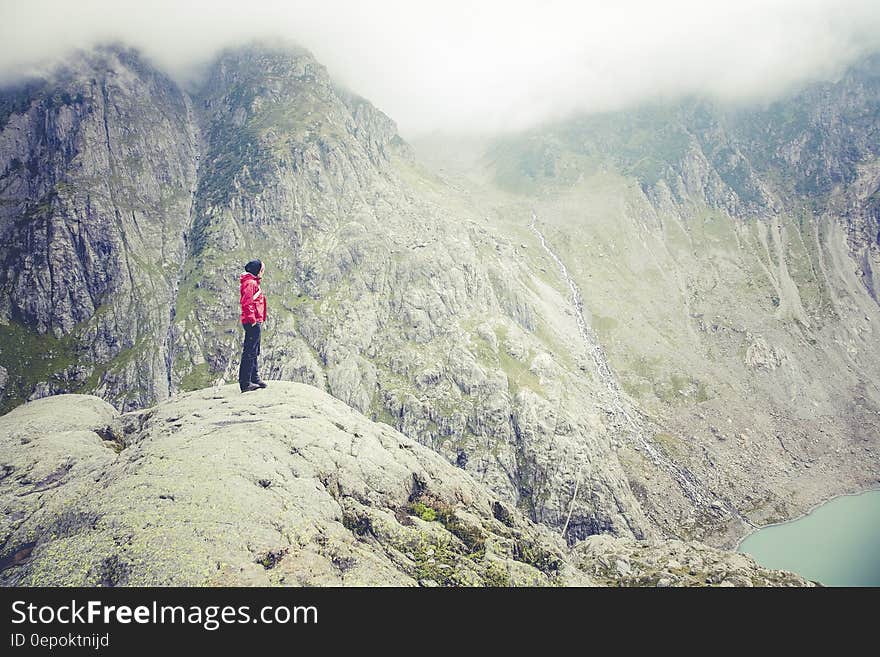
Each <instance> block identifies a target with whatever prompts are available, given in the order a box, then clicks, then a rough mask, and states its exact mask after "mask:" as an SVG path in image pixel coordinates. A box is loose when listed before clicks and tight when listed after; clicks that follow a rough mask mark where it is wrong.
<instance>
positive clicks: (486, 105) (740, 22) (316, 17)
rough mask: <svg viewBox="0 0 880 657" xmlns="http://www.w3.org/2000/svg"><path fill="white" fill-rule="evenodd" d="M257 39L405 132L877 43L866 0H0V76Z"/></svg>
mask: <svg viewBox="0 0 880 657" xmlns="http://www.w3.org/2000/svg"><path fill="white" fill-rule="evenodd" d="M260 37H282V38H288V39H292V40H294V41H296V42H298V43H300V44H301V45H303V46H305V47H306V48H308V49H310V50H311V51H312V52H313V53H314V54H315V56H316V57H317V58H318V59H319V60H320V61H321V62H322V63H323V64H325V65H326V66H327V67H328V69H329V71H330V74H331V75H332V76H333V77H334V79H336V80H337V81H339V82H341V83H343V84H345V85H346V86H348V87H349V88H351V89H352V90H353V91H355V92H357V93H359V94H361V95H363V96H365V97H366V98H368V99H370V100H371V101H372V102H373V103H374V104H376V105H377V106H378V107H379V108H380V109H382V110H383V111H385V112H386V113H387V114H389V115H390V116H391V117H392V118H393V119H394V120H395V121H397V123H398V125H399V127H400V129H401V132H402V134H403V135H404V136H405V137H410V138H412V137H415V136H418V135H419V134H422V133H426V132H431V131H435V130H439V131H449V132H481V131H496V130H512V129H520V128H524V127H528V126H531V125H534V124H536V123H539V122H541V121H545V120H549V119H553V118H559V117H561V116H564V115H567V114H569V113H572V112H575V111H597V110H604V109H616V108H619V107H622V106H625V105H628V104H632V103H635V102H638V101H640V100H644V99H649V98H655V97H657V96H667V97H675V96H677V95H680V94H683V93H690V92H698V93H705V94H709V95H712V96H715V97H719V98H722V99H727V100H731V101H746V102H750V101H753V100H756V99H765V98H768V97H772V96H774V95H778V94H781V93H784V92H785V91H786V89H787V88H789V87H790V86H791V85H796V84H798V83H800V82H802V81H804V80H808V79H814V78H829V77H833V76H834V75H836V74H837V73H838V72H839V70H840V69H841V67H842V66H845V65H846V64H848V63H850V62H852V61H853V60H854V59H855V58H857V57H859V56H861V55H863V54H865V53H867V52H872V51H876V50H880V0H665V1H663V0H654V1H637V0H612V1H605V2H597V1H593V0H581V1H578V0H530V1H527V0H484V1H482V2H480V1H479V0H470V1H463V0H434V1H433V2H427V1H425V0H386V1H382V2H373V1H369V0H364V1H362V2H357V1H356V0H348V1H344V0H320V1H302V0H239V1H238V2H233V1H231V0H210V1H208V0H186V1H184V0H176V1H172V0H140V1H138V2H133V1H129V0H0V80H2V81H9V80H10V79H13V78H14V77H16V76H18V75H21V74H22V73H23V72H25V71H26V70H27V69H29V68H30V67H33V66H36V65H41V64H45V63H46V62H48V61H50V60H52V59H55V58H59V57H63V56H64V55H65V54H66V53H67V52H68V51H69V50H70V49H71V48H74V47H87V46H89V45H91V44H94V43H95V42H98V41H109V40H120V41H123V42H125V43H128V44H131V45H133V46H135V47H137V48H140V49H141V50H142V51H144V53H145V54H146V55H148V56H149V57H150V58H151V59H152V60H153V61H155V62H156V63H157V64H158V65H159V66H160V67H162V68H164V69H165V70H167V71H168V72H169V73H171V74H172V75H174V76H175V77H177V78H178V79H181V80H187V79H189V78H191V76H192V75H193V71H194V70H196V67H197V66H198V65H199V64H202V63H204V62H205V61H206V60H208V59H209V58H210V57H211V55H212V54H213V53H214V52H216V50H217V49H219V48H221V47H224V46H227V45H232V44H235V43H238V42H243V41H249V40H251V39H253V38H260Z"/></svg>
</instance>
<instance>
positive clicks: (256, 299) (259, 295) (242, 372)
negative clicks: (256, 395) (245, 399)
mask: <svg viewBox="0 0 880 657" xmlns="http://www.w3.org/2000/svg"><path fill="white" fill-rule="evenodd" d="M265 269H266V268H265V266H264V265H263V263H262V262H260V261H259V260H251V261H250V262H249V263H247V264H246V265H245V266H244V273H243V274H242V275H241V279H240V282H241V285H240V286H239V291H240V292H241V325H242V327H243V328H244V346H243V347H242V350H241V366H240V367H239V368H238V385H239V387H241V391H242V392H251V391H252V390H258V389H260V388H265V387H266V383H265V382H264V381H263V380H262V379H261V378H260V375H259V374H258V373H257V356H259V355H260V328H261V327H262V325H263V322H264V321H266V296H265V295H264V294H263V291H262V290H261V289H260V279H262V277H263V271H264V270H265Z"/></svg>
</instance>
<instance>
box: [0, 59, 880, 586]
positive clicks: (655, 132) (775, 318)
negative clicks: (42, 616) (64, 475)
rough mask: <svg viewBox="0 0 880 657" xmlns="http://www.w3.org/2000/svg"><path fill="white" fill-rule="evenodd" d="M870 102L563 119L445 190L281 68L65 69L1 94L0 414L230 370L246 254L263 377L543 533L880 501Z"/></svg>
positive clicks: (307, 67)
mask: <svg viewBox="0 0 880 657" xmlns="http://www.w3.org/2000/svg"><path fill="white" fill-rule="evenodd" d="M867 70H868V71H870V70H872V69H870V68H869V69H867ZM876 88H877V85H876V84H875V82H872V79H871V78H870V76H868V77H866V74H865V73H864V72H862V73H857V74H854V77H852V78H847V79H845V80H843V81H842V82H840V84H839V86H838V87H835V89H836V90H837V91H836V95H834V96H833V98H834V99H835V100H833V102H831V101H828V100H827V98H828V96H826V95H823V94H821V93H820V94H814V95H813V96H809V97H807V98H806V99H796V100H795V101H793V102H794V103H795V104H796V105H798V104H799V105H798V107H801V106H802V107H803V112H801V111H800V110H799V112H796V113H795V114H794V115H791V116H790V115H789V114H788V113H787V109H786V108H787V107H788V106H786V105H785V104H783V105H782V106H781V107H775V108H771V109H770V110H768V114H767V115H766V116H765V117H763V118H762V115H760V114H759V113H752V114H747V115H745V116H744V117H742V116H740V117H729V116H726V115H722V114H719V113H716V112H715V110H714V109H713V108H707V107H705V106H703V105H700V104H697V105H693V104H685V105H683V106H682V107H681V108H678V109H677V110H676V111H675V112H674V113H673V115H659V116H658V115H656V114H653V113H652V112H650V111H648V112H647V114H646V115H645V116H641V117H639V116H636V117H635V118H633V117H632V116H629V115H626V114H622V115H619V116H612V117H605V118H601V119H597V120H594V121H592V122H591V121H587V122H586V123H579V122H575V123H573V124H572V125H571V126H567V127H565V130H562V131H560V130H556V129H555V128H553V129H548V130H546V131H544V132H543V133H540V134H537V135H529V136H527V138H526V139H524V140H523V141H522V142H517V141H516V140H515V139H514V140H513V142H510V143H508V142H504V143H502V144H501V145H497V144H496V145H495V147H494V148H493V149H491V150H490V152H489V157H488V158H486V159H484V161H483V165H484V167H483V170H482V171H481V172H480V173H481V174H483V175H482V178H481V180H480V183H479V184H475V183H474V181H473V180H472V179H467V178H465V177H462V176H458V175H457V174H455V173H453V172H452V171H451V170H447V171H446V172H444V173H443V175H442V176H440V175H438V174H437V173H435V172H431V171H428V170H426V169H425V168H423V167H422V166H421V165H420V164H418V163H417V162H416V161H415V160H414V158H413V154H412V152H411V150H410V148H409V146H407V145H406V144H405V143H404V142H403V141H402V140H401V139H400V137H399V136H398V135H397V132H396V128H395V126H394V123H393V121H391V119H389V118H388V117H387V116H385V115H384V114H382V113H381V112H380V111H379V110H377V109H376V108H375V107H373V106H372V105H370V103H369V102H367V101H366V100H364V99H362V98H359V97H357V96H355V95H353V94H351V93H350V92H348V91H344V90H341V89H339V88H338V87H337V86H335V85H334V84H333V83H332V81H331V80H330V78H329V76H328V75H327V72H326V70H325V69H324V68H323V67H322V66H321V65H320V64H319V63H318V62H316V61H315V60H314V59H313V58H312V57H311V55H309V54H308V53H307V52H305V51H302V50H298V49H272V48H265V47H262V46H253V47H248V48H240V49H236V50H231V51H229V52H226V53H223V54H222V55H221V56H219V57H218V58H217V60H216V61H215V62H214V64H213V66H212V67H211V68H210V70H209V72H208V75H207V78H206V80H205V82H204V84H203V85H202V86H201V87H200V88H199V89H197V90H194V91H192V92H191V93H187V92H184V91H182V90H181V89H179V88H178V87H177V86H176V85H174V84H173V83H172V82H171V81H169V80H168V79H167V78H166V77H165V76H163V75H162V74H160V73H159V72H157V71H155V70H153V69H152V67H151V66H150V65H149V63H147V62H145V61H143V60H142V59H141V58H140V57H139V56H138V55H137V53H134V52H132V51H127V50H123V49H120V48H108V49H101V50H98V51H95V52H93V53H87V54H84V55H82V56H81V57H79V58H72V59H71V61H70V63H68V65H67V67H66V68H65V69H63V70H60V71H58V72H57V73H56V74H53V75H51V76H49V77H47V78H46V79H43V80H37V81H33V82H32V83H29V84H28V85H26V86H24V87H22V88H20V89H17V90H5V91H4V92H2V93H0V220H2V221H0V231H2V236H3V239H2V243H0V259H2V261H3V263H4V268H3V271H2V272H0V283H2V295H0V388H2V395H3V396H2V398H0V404H2V408H3V409H4V410H8V409H10V408H12V407H14V406H15V405H17V404H20V403H21V402H22V401H23V400H25V399H38V398H41V397H45V396H47V395H52V394H56V393H60V392H75V393H94V394H97V395H99V396H100V397H102V398H103V399H105V400H107V401H108V402H110V403H112V404H113V405H115V406H116V407H117V408H118V409H120V410H122V411H130V410H134V409H138V408H143V407H145V406H149V405H152V404H155V403H157V402H159V401H161V400H165V399H167V398H168V396H169V395H173V394H175V393H177V392H180V391H188V390H196V389H202V388H205V387H207V386H209V385H210V384H211V383H212V382H213V381H215V380H218V379H219V380H221V381H222V380H223V379H226V380H233V379H234V377H235V370H236V367H237V364H238V361H237V357H238V351H239V349H240V340H241V328H240V326H239V324H238V308H237V302H238V297H237V294H238V282H237V281H238V275H239V273H240V271H241V267H242V265H243V263H244V262H246V261H248V260H250V259H251V258H253V257H255V256H256V257H260V258H261V259H262V260H263V261H264V262H266V263H267V275H266V278H265V280H264V285H263V287H264V290H265V291H266V293H267V296H268V299H269V317H270V318H269V322H268V323H267V325H266V326H265V327H264V329H265V330H264V336H263V350H262V354H261V364H262V368H263V369H262V375H263V377H264V378H267V379H283V380H288V381H296V382H301V383H306V384H309V385H311V386H314V387H315V388H316V389H319V390H324V391H326V392H328V393H330V394H331V395H332V396H334V397H336V398H337V399H339V400H341V401H342V402H344V403H345V404H347V405H349V406H350V407H352V408H354V409H356V410H357V411H360V412H361V413H363V414H364V415H365V416H367V417H369V418H370V419H371V420H381V421H383V422H385V423H387V424H389V425H392V426H394V428H395V429H397V430H399V431H401V432H402V433H404V434H405V435H407V436H409V437H410V438H412V439H415V440H417V441H418V442H420V443H421V444H423V445H425V446H427V447H430V448H431V449H433V450H434V451H436V452H437V453H439V454H440V455H441V456H442V457H443V458H444V459H445V460H446V462H448V463H455V464H456V465H457V467H458V468H459V469H461V470H464V471H465V472H466V473H467V474H469V475H470V476H472V477H473V478H474V479H475V480H477V481H479V482H480V483H481V485H484V486H485V487H486V489H487V490H491V491H492V493H493V495H495V496H496V498H497V501H499V503H502V504H503V505H504V506H505V508H509V509H518V510H519V511H520V512H522V513H523V514H525V515H526V516H527V517H528V518H529V519H530V520H532V521H535V522H539V523H543V524H545V525H547V526H548V527H551V528H553V530H554V531H555V532H559V533H561V531H562V530H563V528H564V529H565V532H566V536H565V539H566V541H567V542H568V543H574V542H577V541H580V540H583V539H584V538H586V537H588V536H590V535H592V534H595V533H597V532H608V533H612V534H615V535H619V536H624V537H631V538H636V539H638V538H655V537H659V536H675V537H679V538H685V539H688V538H698V539H705V540H707V541H710V542H712V543H714V544H720V545H730V544H732V543H733V542H734V541H735V539H736V538H737V537H738V536H739V535H741V534H742V533H743V532H744V531H746V529H747V528H748V526H749V523H751V522H758V523H763V522H767V521H775V520H779V519H783V518H785V517H788V516H791V515H793V514H796V513H798V512H799V511H802V510H804V509H805V508H807V507H809V506H810V505H812V504H814V503H816V502H817V501H819V500H820V499H821V498H823V497H827V496H828V495H831V494H834V493H839V492H845V491H849V490H852V489H854V488H858V487H862V486H866V485H870V484H872V483H874V482H875V481H876V480H877V479H878V478H880V471H878V469H877V468H878V465H877V464H878V463H880V460H878V459H877V458H876V454H877V450H878V445H877V436H878V435H880V432H878V431H877V428H878V422H880V414H878V411H880V389H878V386H877V380H878V379H877V377H878V372H880V362H878V357H880V356H878V355H877V352H876V349H873V348H872V345H873V344H874V343H875V342H876V331H877V330H878V329H877V327H878V326H880V306H878V305H877V303H876V300H875V297H872V296H871V289H874V288H872V287H871V286H872V285H874V283H872V282H871V281H873V280H874V278H872V277H873V276H874V274H873V273H871V272H874V271H876V267H874V265H872V264H871V263H873V262H875V260H876V255H877V248H875V247H876V245H874V242H871V241H870V240H868V239H867V238H865V236H866V235H868V236H870V235H872V233H871V230H873V229H872V228H871V227H872V226H874V227H875V228H876V225H875V224H876V222H875V223H871V222H872V221H875V218H876V217H875V214H876V213H874V210H872V208H874V205H872V203H874V201H875V200H876V198H875V196H876V194H875V192H876V189H877V185H876V182H877V178H876V176H875V175H874V174H873V173H871V172H872V171H873V172H875V173H876V170H877V167H876V159H872V158H875V156H876V153H875V152H874V150H872V148H873V146H872V143H874V142H872V141H871V139H870V135H872V134H874V133H873V132H871V130H872V129H873V128H872V127H871V126H874V125H875V124H874V123H872V121H873V120H874V119H872V118H871V117H872V116H873V115H871V114H870V113H866V112H865V111H864V110H866V109H867V110H870V109H871V108H872V107H873V108H875V109H876V107H875V105H876V102H875V101H876ZM847 90H849V91H847ZM850 91H851V92H852V93H850ZM835 104H836V105H835ZM830 105H835V106H839V111H837V113H836V114H835V113H834V112H832V111H830V110H829V107H830ZM788 109H790V108H788ZM792 117H793V118H792ZM829 117H831V118H829ZM826 119H827V120H826ZM762 125H769V126H770V127H771V128H772V132H773V134H772V139H769V138H768V139H769V141H766V140H764V138H763V137H762V136H761V135H760V134H757V133H756V132H755V131H756V130H758V127H760V126H762ZM756 126H757V127H756ZM849 127H853V129H854V130H853V131H850V130H849V129H848V128H849ZM658 128H659V129H658ZM756 134H757V136H755V135H756ZM860 135H861V136H860ZM865 135H867V137H865ZM590 139H593V140H595V141H594V142H591V141H590ZM765 141H766V144H765ZM523 144H525V146H523ZM762 144H765V145H766V150H761V148H759V147H760V146H761V145H762ZM795 144H802V148H800V150H797V149H796V148H795V146H794V145H795ZM823 154H824V155H823ZM820 156H821V157H824V158H825V159H824V160H817V159H816V158H819V157H820ZM784 167H791V168H792V170H793V171H795V172H796V175H794V177H793V178H791V179H784V180H780V179H779V176H778V174H779V173H780V171H783V168H784ZM783 172H784V171H783ZM853 176H855V177H853ZM487 180H491V181H493V184H491V185H487V184H486V181H487ZM811 181H812V182H811ZM496 183H497V184H496ZM829 190H830V191H829ZM805 200H809V201H810V204H805V203H803V201H805ZM820 201H821V202H820ZM804 207H806V208H807V209H808V210H810V211H809V212H807V211H806V210H804ZM533 213H536V215H537V221H536V224H535V227H536V228H537V229H538V232H539V233H540V234H541V235H543V238H544V239H545V240H546V245H547V246H548V247H549V249H551V250H552V253H553V256H551V255H550V252H549V251H547V250H546V249H545V248H544V246H543V245H542V243H541V241H540V240H539V238H538V237H537V233H536V232H534V231H532V230H530V229H529V224H530V221H531V220H532V216H533ZM804 213H806V214H804ZM872 213H873V214H872ZM848 217H851V218H852V221H849V220H848V219H847V218H848ZM872 217H873V218H872ZM848 221H849V223H847V222H848ZM874 232H876V231H874ZM872 239H873V238H872ZM560 263H564V264H565V266H566V269H565V271H566V272H567V273H566V276H567V280H566V279H564V278H563V276H562V274H561V271H562V269H561V268H560V266H559V265H560ZM872 267H873V268H872ZM875 287H876V285H875ZM573 289H577V290H579V293H580V297H581V301H582V303H581V304H580V307H579V308H578V306H577V304H573V303H572V299H571V294H572V290H573ZM581 320H583V321H585V322H587V323H588V324H589V328H590V330H591V331H592V333H589V335H592V336H594V337H595V341H594V343H591V344H586V343H585V341H584V339H583V336H584V335H585V334H586V333H585V332H584V331H583V330H582V328H581V326H580V322H581ZM596 349H598V350H599V351H601V352H602V353H601V354H600V355H599V356H598V357H597V352H596ZM597 365H601V367H600V366H597ZM620 408H625V409H627V411H628V412H627V413H621V412H620V410H619V409H620ZM624 420H625V421H624ZM110 442H111V443H112V442H113V441H112V440H111V441H110ZM756 463H761V464H762V467H760V468H757V467H755V464H756ZM47 476H48V475H47ZM266 549H267V550H268V549H270V548H266ZM271 549H274V548H271ZM273 554H274V553H273ZM267 559H268V560H269V561H273V560H275V559H277V555H276V556H275V557H272V556H269V557H267ZM109 569H110V571H112V572H116V570H118V568H117V566H116V565H115V562H114V565H112V567H110V568H109ZM273 570H274V569H273Z"/></svg>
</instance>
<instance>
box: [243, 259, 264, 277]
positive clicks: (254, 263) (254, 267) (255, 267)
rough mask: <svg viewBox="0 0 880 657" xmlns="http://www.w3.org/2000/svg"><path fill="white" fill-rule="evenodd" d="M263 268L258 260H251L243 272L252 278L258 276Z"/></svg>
mask: <svg viewBox="0 0 880 657" xmlns="http://www.w3.org/2000/svg"><path fill="white" fill-rule="evenodd" d="M262 268H263V263H262V262H260V261H259V260H251V261H250V262H249V263H247V264H246V265H245V266H244V270H245V271H246V272H248V273H249V274H253V275H254V276H259V275H260V270H261V269H262Z"/></svg>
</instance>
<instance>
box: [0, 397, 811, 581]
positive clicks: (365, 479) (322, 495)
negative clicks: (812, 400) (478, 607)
mask: <svg viewBox="0 0 880 657" xmlns="http://www.w3.org/2000/svg"><path fill="white" fill-rule="evenodd" d="M0 453H2V455H3V456H2V459H3V462H2V465H0V468H2V469H0V472H2V473H3V476H2V478H0V504H2V507H3V514H2V516H0V517H2V523H3V524H2V526H0V583H2V584H4V585H61V586H83V585H84V586H125V585H229V584H231V585H294V586H296V585H403V586H412V585H417V584H421V585H423V586H431V585H448V586H460V585H477V586H481V585H489V586H506V585H548V584H554V585H559V584H563V585H591V584H610V585H616V584H618V583H623V584H627V585H653V584H656V583H657V582H659V581H660V580H661V579H663V578H665V580H664V582H663V583H664V585H665V584H683V585H693V584H706V583H708V584H712V583H714V584H720V583H722V582H724V581H731V582H734V583H736V582H738V581H739V580H737V577H739V578H741V579H742V581H743V582H747V583H749V584H751V583H754V584H765V583H766V584H774V585H775V584H779V585H804V584H807V583H806V582H805V581H804V580H802V579H800V578H798V577H796V576H794V575H791V574H788V573H783V572H776V571H768V570H765V569H763V568H760V567H758V566H757V565H756V564H755V563H754V562H753V561H752V560H751V559H749V558H747V557H744V556H742V555H736V554H731V553H725V552H722V551H718V550H713V549H711V548H708V547H705V546H700V545H699V544H696V543H675V544H671V543H670V544H667V543H654V544H648V543H636V542H627V541H623V540H620V539H613V538H611V537H608V538H607V540H605V539H603V540H602V541H599V542H595V541H594V542H589V541H588V542H587V543H585V544H583V549H580V548H579V549H578V550H577V552H571V551H570V550H569V549H568V548H567V547H566V545H565V543H564V542H563V541H562V540H561V537H560V536H559V534H558V532H555V533H554V532H550V531H549V530H548V529H547V528H546V527H543V526H541V525H536V524H534V523H532V522H531V521H529V520H528V519H526V518H524V517H523V515H522V514H521V513H519V512H518V511H516V510H515V509H511V508H508V507H507V506H506V505H505V504H503V503H502V502H500V501H499V500H498V499H497V497H496V496H495V495H494V494H493V493H491V492H490V491H489V490H487V489H486V488H485V487H484V486H482V485H480V484H479V483H477V482H476V481H474V479H473V478H472V477H471V476H469V475H468V474H467V473H465V472H463V471H462V470H461V469H459V468H456V467H455V466H453V465H451V464H449V463H447V462H446V461H445V460H444V459H443V458H441V457H440V456H439V455H437V454H436V453H434V452H433V451H431V450H429V449H427V448H425V447H423V446H422V445H419V444H418V443H416V442H415V441H412V440H410V439H409V438H407V437H405V436H404V435H402V434H400V433H398V432H397V431H395V430H393V429H392V428H391V427H389V426H387V425H384V424H380V423H374V422H372V421H370V420H369V419H368V418H366V417H364V416H363V415H361V414H360V413H358V412H356V411H354V410H352V409H351V408H349V407H347V406H346V405H345V404H343V403H342V402H340V401H339V400H337V399H334V398H333V397H331V396H329V395H328V394H326V393H323V392H321V391H319V390H317V389H316V388H314V387H311V386H306V385H302V384H296V383H282V382H276V383H273V384H272V385H271V387H270V388H268V389H266V390H261V391H259V392H256V393H250V394H246V395H242V394H240V393H239V392H238V390H236V389H235V387H234V386H223V387H218V388H210V389H206V390H200V391H196V392H191V393H188V394H185V395H182V396H180V397H178V398H175V399H174V400H172V401H169V402H165V403H162V404H160V405H159V406H156V407H153V408H150V409H147V410H143V411H136V412H132V413H127V414H124V415H120V414H118V413H117V412H116V411H115V410H114V409H113V408H112V407H111V406H109V405H108V404H107V403H106V402H103V401H101V400H100V399H98V398H96V397H90V396H83V395H60V396H55V397H50V398H46V399H41V400H38V401H35V402H31V403H28V404H26V405H24V406H21V407H19V408H17V409H15V410H14V411H12V412H11V413H9V414H7V415H6V416H4V417H3V418H0ZM632 552H635V553H636V554H635V555H633V554H632ZM673 558H675V559H677V560H678V563H679V564H680V565H679V568H687V569H689V570H692V571H693V572H694V573H697V575H695V576H694V575H688V576H681V575H680V574H678V571H677V570H676V564H675V563H672V560H673ZM624 560H625V563H624ZM667 571H669V572H667ZM670 578H671V579H670ZM743 585H745V584H743Z"/></svg>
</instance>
